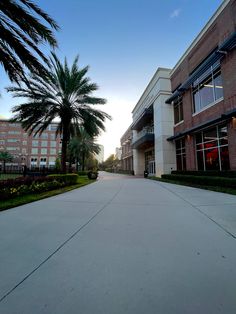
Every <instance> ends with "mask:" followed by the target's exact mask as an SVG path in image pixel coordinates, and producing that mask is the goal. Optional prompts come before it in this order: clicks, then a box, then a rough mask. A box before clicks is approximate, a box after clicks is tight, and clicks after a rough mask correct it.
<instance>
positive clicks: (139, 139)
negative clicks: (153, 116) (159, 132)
mask: <svg viewBox="0 0 236 314" xmlns="http://www.w3.org/2000/svg"><path fill="white" fill-rule="evenodd" d="M153 145H154V127H149V126H148V127H144V128H143V129H142V130H141V131H140V132H138V133H137V134H136V136H134V137H133V141H132V148H142V149H145V148H148V147H151V146H153Z"/></svg>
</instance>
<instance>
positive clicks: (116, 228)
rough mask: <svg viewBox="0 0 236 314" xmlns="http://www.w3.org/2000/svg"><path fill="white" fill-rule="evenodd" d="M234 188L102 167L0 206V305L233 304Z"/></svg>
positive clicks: (174, 312)
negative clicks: (82, 179)
mask: <svg viewBox="0 0 236 314" xmlns="http://www.w3.org/2000/svg"><path fill="white" fill-rule="evenodd" d="M235 237H236V197H235V196H231V195H227V194H221V193H216V192H209V191H204V190H198V189H194V188H188V187H183V186H177V185H172V184H166V183H159V182H156V181H151V180H147V179H141V178H139V179H136V178H133V177H128V176H122V175H111V174H104V173H102V174H101V176H100V178H99V181H97V182H96V183H93V184H91V185H89V186H86V187H83V188H80V189H78V190H74V191H71V192H68V193H66V194H62V195H59V196H55V197H52V198H49V199H45V200H42V201H39V202H35V203H31V204H28V205H24V206H20V207H17V208H14V209H10V210H8V211H5V212H2V213H0V239H1V240H0V299H1V302H0V313H1V314H16V313H17V314H39V313H40V314H42V313H47V314H126V313H129V314H185V313H186V314H193V313H194V314H195V313H196V314H217V313H224V314H235V313H236V239H235Z"/></svg>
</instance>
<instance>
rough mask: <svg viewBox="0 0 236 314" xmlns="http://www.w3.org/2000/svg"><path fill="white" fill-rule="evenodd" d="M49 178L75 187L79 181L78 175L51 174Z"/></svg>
mask: <svg viewBox="0 0 236 314" xmlns="http://www.w3.org/2000/svg"><path fill="white" fill-rule="evenodd" d="M47 177H48V178H53V179H54V180H56V181H58V182H60V183H64V184H65V185H73V184H76V183H77V181H78V175H77V174H76V173H67V174H50V175H48V176H47Z"/></svg>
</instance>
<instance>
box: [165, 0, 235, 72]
mask: <svg viewBox="0 0 236 314" xmlns="http://www.w3.org/2000/svg"><path fill="white" fill-rule="evenodd" d="M230 1H231V0H224V1H223V2H222V3H221V5H220V6H219V7H218V9H217V10H216V11H215V13H214V14H213V15H212V17H211V18H210V20H208V22H207V23H206V24H205V26H204V27H203V28H202V30H201V31H200V33H199V34H198V35H197V36H196V37H195V39H194V40H193V42H192V43H191V44H190V46H189V47H188V48H187V50H186V51H185V52H184V54H183V55H182V57H181V58H180V59H179V61H178V62H177V63H176V65H175V66H174V67H173V69H172V70H171V72H170V77H172V75H173V74H174V72H175V71H176V70H177V68H178V67H179V66H180V64H181V63H182V62H183V60H184V59H185V58H186V57H187V56H188V54H189V53H190V51H191V50H192V49H193V48H194V47H195V46H196V45H197V44H198V42H199V41H200V40H201V39H202V37H203V36H204V35H205V33H206V32H207V31H208V29H209V28H210V27H211V26H212V25H213V23H214V22H215V20H216V19H217V17H218V16H219V15H220V14H221V12H223V10H224V9H225V7H226V6H227V5H228V4H229V3H230Z"/></svg>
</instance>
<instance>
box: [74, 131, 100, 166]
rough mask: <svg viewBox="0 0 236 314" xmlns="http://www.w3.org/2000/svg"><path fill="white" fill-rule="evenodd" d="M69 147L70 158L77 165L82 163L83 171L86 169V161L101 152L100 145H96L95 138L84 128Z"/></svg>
mask: <svg viewBox="0 0 236 314" xmlns="http://www.w3.org/2000/svg"><path fill="white" fill-rule="evenodd" d="M68 147H69V153H70V156H71V157H72V158H73V159H75V161H76V164H77V163H78V161H80V163H81V165H82V170H84V169H85V164H86V159H88V158H89V157H92V156H93V155H94V154H98V153H99V152H100V147H99V145H98V144H96V143H94V138H93V137H92V136H90V135H89V134H88V133H87V132H86V131H85V129H84V128H80V129H79V134H78V135H77V136H75V137H74V138H72V139H71V141H70V143H69V146H68Z"/></svg>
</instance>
